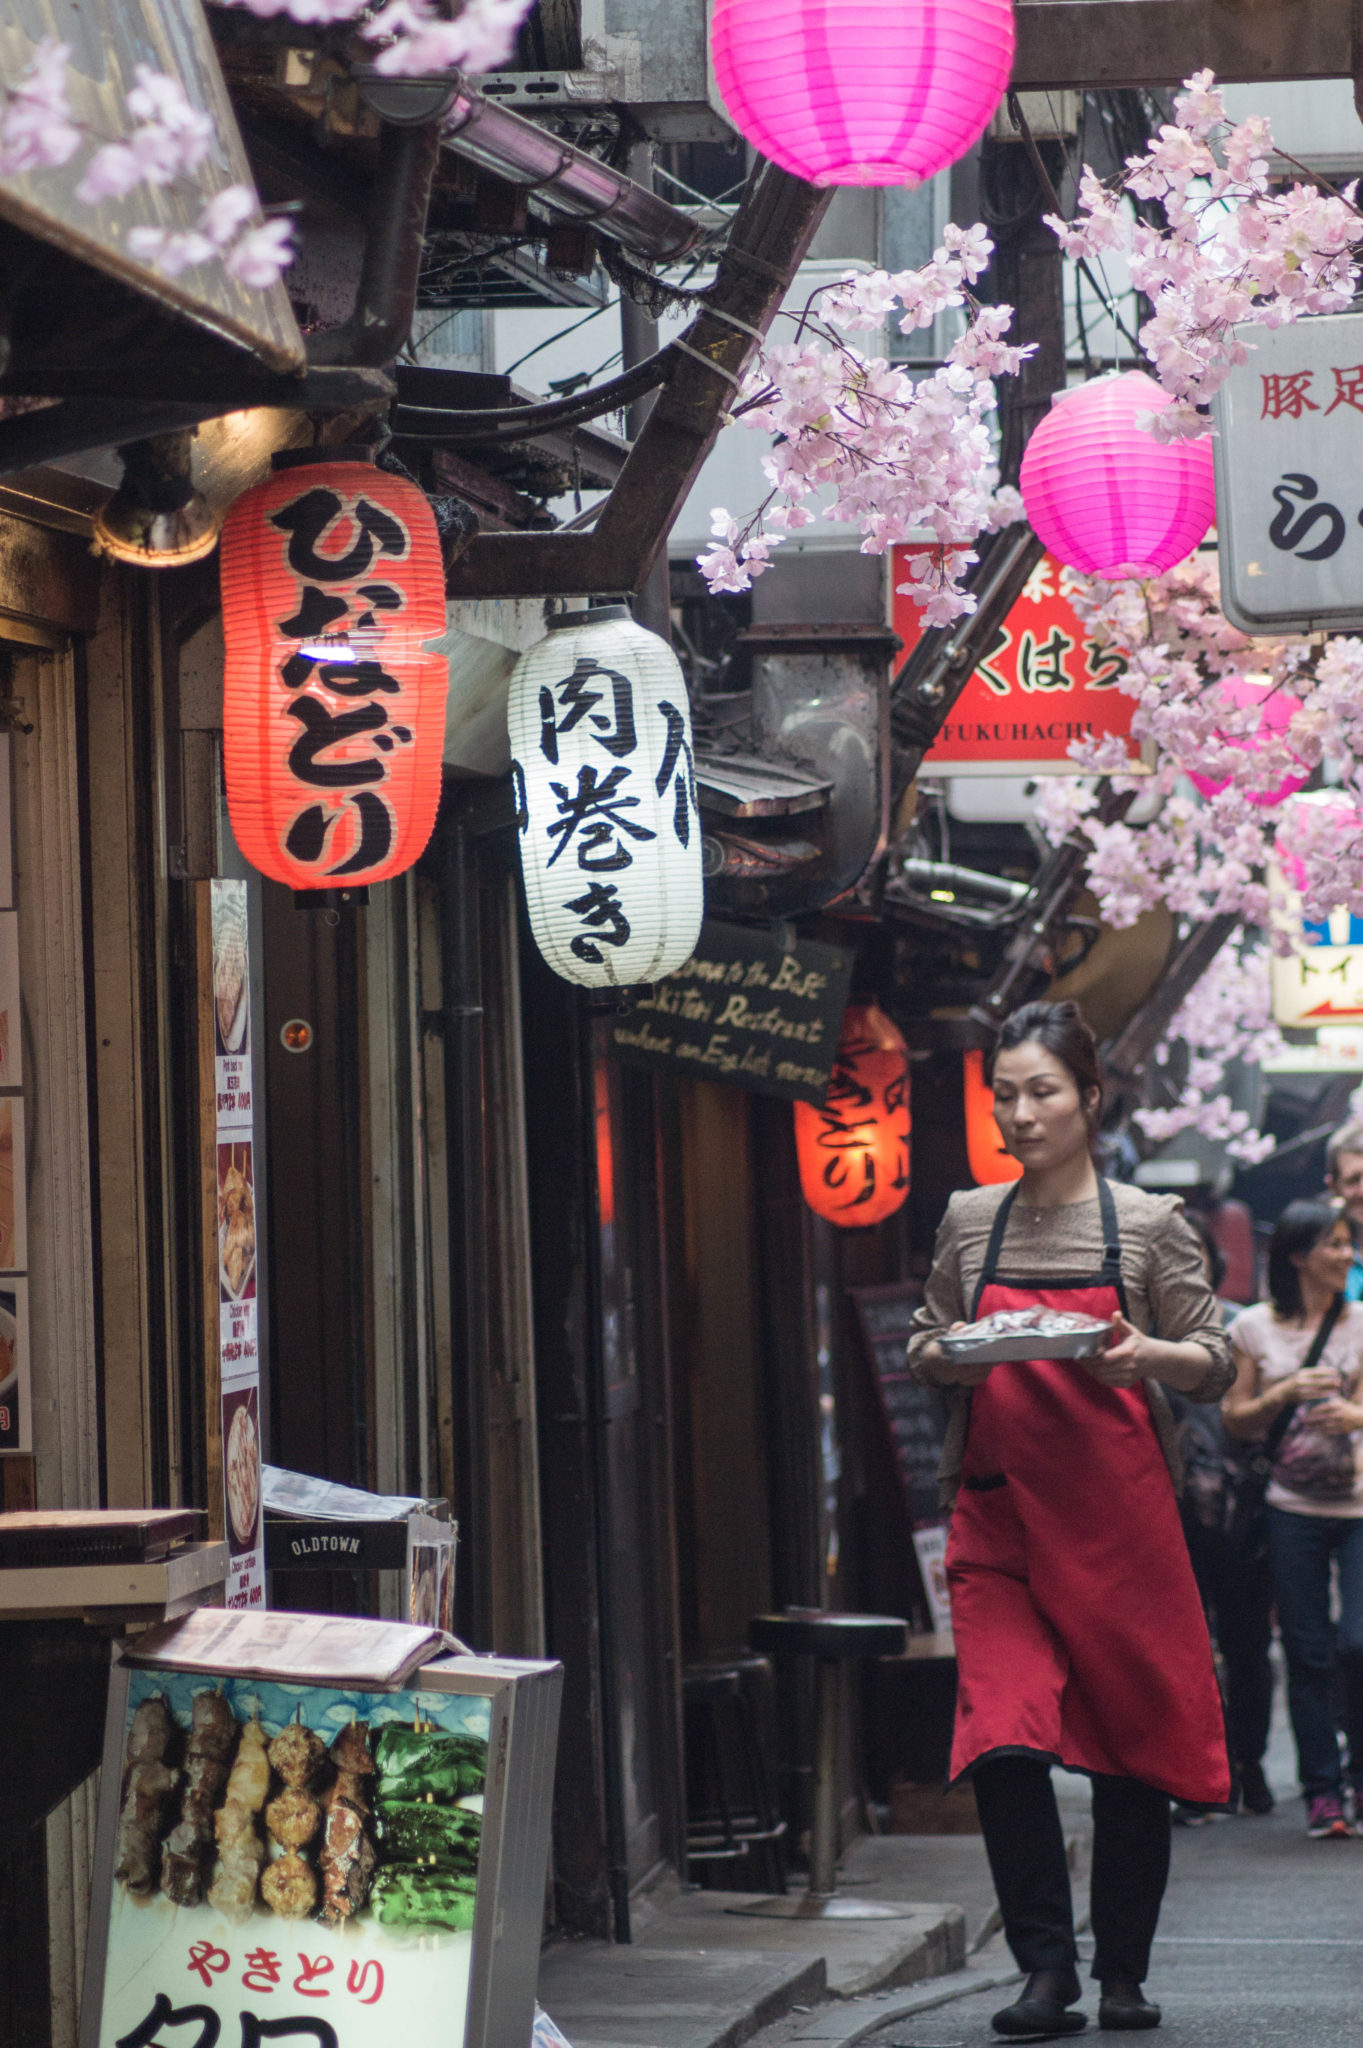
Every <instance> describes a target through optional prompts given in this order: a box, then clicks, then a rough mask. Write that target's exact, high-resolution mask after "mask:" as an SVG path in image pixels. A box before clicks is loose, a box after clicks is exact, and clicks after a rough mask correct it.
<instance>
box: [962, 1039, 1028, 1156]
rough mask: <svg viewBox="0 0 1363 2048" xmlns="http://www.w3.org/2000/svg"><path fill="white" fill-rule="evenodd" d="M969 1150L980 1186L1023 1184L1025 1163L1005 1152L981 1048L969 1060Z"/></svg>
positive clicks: (967, 1079)
mask: <svg viewBox="0 0 1363 2048" xmlns="http://www.w3.org/2000/svg"><path fill="white" fill-rule="evenodd" d="M965 1149H966V1157H967V1159H968V1160H969V1161H970V1171H971V1174H972V1176H973V1177H974V1180H975V1182H976V1184H977V1186H979V1187H982V1188H986V1187H995V1186H997V1185H998V1184H999V1183H1000V1182H1002V1181H1006V1180H1021V1178H1022V1161H1021V1160H1020V1159H1014V1157H1013V1155H1012V1153H1011V1152H1005V1151H1004V1149H1003V1137H1002V1134H1001V1133H1000V1131H999V1127H998V1124H997V1123H996V1122H995V1120H994V1091H993V1089H992V1088H991V1087H990V1085H989V1083H988V1082H987V1081H986V1080H985V1078H984V1054H983V1053H982V1052H980V1051H979V1049H978V1048H975V1049H974V1050H972V1051H970V1052H967V1054H966V1056H965Z"/></svg>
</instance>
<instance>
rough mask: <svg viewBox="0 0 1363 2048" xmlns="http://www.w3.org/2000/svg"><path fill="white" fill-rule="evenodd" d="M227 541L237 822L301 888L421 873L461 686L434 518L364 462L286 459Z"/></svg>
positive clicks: (418, 499)
mask: <svg viewBox="0 0 1363 2048" xmlns="http://www.w3.org/2000/svg"><path fill="white" fill-rule="evenodd" d="M275 460H276V464H277V468H276V473H275V475H274V476H272V477H271V478H270V479H269V481H268V482H266V483H263V484H257V485H256V486H255V488H254V489H253V490H249V491H247V492H245V494H244V495H243V496H242V497H240V498H238V499H237V501H236V503H235V504H234V505H233V507H232V509H231V511H230V512H229V513H228V515H227V519H226V522H225V524H224V526H223V531H222V618H223V640H224V642H225V646H226V655H227V662H226V673H225V678H224V691H223V755H224V765H225V768H226V777H227V807H228V811H229V812H230V814H231V819H232V830H233V832H234V833H235V835H236V839H237V844H238V845H239V846H240V848H241V850H242V852H243V853H244V854H245V856H246V858H247V860H249V861H250V863H251V865H252V866H253V867H256V868H259V870H260V872H261V873H262V874H264V875H269V876H270V877H271V878H272V879H273V880H274V881H276V882H285V883H287V884H288V886H289V887H290V888H291V889H335V888H361V887H364V886H365V885H366V884H368V883H370V882H385V881H387V880H388V879H389V878H390V877H391V876H393V875H400V874H401V873H402V872H403V870H404V869H405V868H409V867H411V865H412V863H413V862H414V861H415V860H416V859H417V857H418V855H419V854H420V853H421V850H422V848H423V847H424V846H425V844H426V841H427V840H428V839H429V838H430V835H431V827H432V826H433V825H434V823H435V813H436V807H437V805H438V804H439V801H440V771H441V757H442V755H443V752H444V741H445V695H446V691H447V689H448V684H449V671H448V666H447V664H446V661H445V659H444V657H443V655H439V654H427V653H425V652H423V643H424V642H426V641H428V640H435V639H439V637H440V636H441V634H443V632H444V631H445V576H444V569H443V565H442V563H441V557H440V542H439V538H438V536H437V534H436V528H435V520H434V518H433V517H432V514H431V508H430V506H429V505H428V503H427V502H426V499H425V497H424V496H423V494H422V493H421V491H420V490H418V489H417V487H416V485H415V484H413V483H409V482H408V481H407V480H406V478H404V477H400V476H390V475H389V474H388V472H387V471H386V470H380V469H375V468H374V467H373V466H372V464H371V463H370V462H368V461H366V460H365V459H364V456H363V452H362V451H360V450H357V449H346V450H344V451H338V452H337V454H336V455H335V456H334V457H329V456H328V455H327V454H326V453H325V452H324V451H318V450H310V451H309V452H308V454H307V456H306V458H305V459H304V460H303V461H302V462H301V463H300V462H297V461H294V462H289V461H287V460H281V458H279V457H276V458H275Z"/></svg>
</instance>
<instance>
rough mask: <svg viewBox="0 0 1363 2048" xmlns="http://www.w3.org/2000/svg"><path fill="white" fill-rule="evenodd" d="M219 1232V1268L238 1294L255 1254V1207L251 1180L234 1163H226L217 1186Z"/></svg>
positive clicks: (249, 1271) (233, 1290) (247, 1276)
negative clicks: (220, 1266) (220, 1181)
mask: <svg viewBox="0 0 1363 2048" xmlns="http://www.w3.org/2000/svg"><path fill="white" fill-rule="evenodd" d="M218 1234H219V1244H220V1247H221V1255H222V1270H223V1272H224V1273H225V1275H226V1276H227V1284H228V1286H229V1287H230V1288H231V1290H232V1292H233V1294H236V1295H239V1294H240V1293H241V1290H242V1288H243V1287H244V1286H245V1285H246V1282H247V1280H248V1279H249V1278H250V1273H251V1261H252V1260H253V1259H254V1257H255V1255H256V1207H255V1196H254V1195H253V1193H252V1191H251V1183H250V1181H249V1180H248V1179H247V1177H246V1175H245V1173H244V1172H243V1171H242V1169H241V1167H239V1166H236V1165H233V1166H229V1167H228V1169H227V1171H226V1173H225V1174H224V1175H223V1178H222V1183H221V1185H220V1187H219V1189H218Z"/></svg>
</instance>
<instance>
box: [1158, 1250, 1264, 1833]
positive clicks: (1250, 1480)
mask: <svg viewBox="0 0 1363 2048" xmlns="http://www.w3.org/2000/svg"><path fill="white" fill-rule="evenodd" d="M1184 1221H1185V1222H1186V1223H1187V1224H1188V1225H1189V1227H1190V1228H1191V1229H1192V1230H1193V1232H1194V1233H1195V1235H1196V1237H1197V1239H1198V1242H1199V1243H1200V1245H1201V1246H1202V1262H1203V1265H1204V1267H1205V1269H1206V1274H1207V1281H1208V1284H1209V1286H1210V1287H1211V1289H1212V1291H1213V1293H1214V1294H1215V1295H1216V1297H1217V1300H1218V1301H1219V1302H1220V1303H1221V1309H1222V1313H1223V1315H1224V1316H1225V1318H1226V1321H1227V1322H1228V1323H1230V1322H1232V1321H1233V1320H1234V1318H1235V1317H1236V1316H1237V1315H1238V1314H1239V1312H1240V1310H1239V1306H1238V1305H1237V1304H1235V1303H1232V1302H1228V1301H1224V1300H1222V1298H1221V1286H1222V1282H1223V1281H1224V1279H1225V1274H1226V1261H1225V1258H1224V1257H1223V1255H1222V1252H1221V1247H1220V1245H1219V1244H1218V1243H1217V1241H1216V1238H1215V1237H1214V1236H1213V1234H1212V1230H1211V1226H1210V1225H1209V1223H1208V1221H1207V1219H1206V1217H1205V1216H1203V1215H1201V1214H1199V1212H1198V1211H1197V1210H1194V1209H1189V1210H1187V1211H1185V1214H1184ZM1169 1405H1170V1407H1171V1408H1172V1409H1173V1411H1174V1420H1175V1422H1176V1424H1177V1426H1178V1448H1179V1455H1180V1458H1181V1459H1182V1463H1183V1492H1182V1495H1181V1496H1180V1500H1179V1511H1180V1514H1181V1515H1182V1519H1183V1533H1184V1536H1185V1537H1186V1538H1187V1543H1188V1555H1189V1557H1190V1558H1191V1559H1192V1565H1193V1576H1194V1578H1195V1579H1196V1580H1197V1590H1198V1592H1199V1593H1200V1594H1201V1595H1202V1605H1203V1607H1204V1608H1205V1609H1206V1613H1207V1624H1208V1627H1209V1628H1210V1629H1211V1632H1212V1640H1213V1642H1214V1643H1215V1644H1216V1648H1217V1651H1218V1653H1219V1659H1220V1677H1221V1691H1222V1697H1223V1699H1224V1701H1225V1706H1226V1742H1227V1746H1228V1748H1229V1750H1230V1759H1231V1805H1232V1807H1234V1808H1237V1809H1238V1810H1239V1811H1240V1812H1241V1813H1246V1814H1260V1815H1262V1814H1266V1813H1272V1811H1273V1806H1274V1799H1273V1794H1272V1792H1271V1791H1270V1789H1269V1784H1268V1780H1267V1778H1266V1777H1265V1776H1264V1753H1265V1751H1266V1750H1267V1748H1268V1732H1269V1725H1270V1722H1271V1720H1272V1714H1273V1666H1272V1664H1271V1662H1270V1661H1269V1650H1270V1648H1271V1646H1272V1642H1273V1577H1272V1573H1271V1572H1270V1570H1269V1563H1268V1542H1267V1532H1266V1530H1265V1529H1264V1526H1263V1523H1264V1517H1263V1515H1262V1514H1255V1513H1253V1512H1248V1513H1247V1512H1246V1506H1245V1498H1244V1495H1245V1489H1246V1488H1247V1487H1249V1488H1252V1487H1253V1485H1254V1477H1253V1472H1252V1468H1251V1447H1250V1446H1249V1445H1248V1444H1245V1443H1242V1442H1240V1441H1238V1440H1237V1439H1236V1438H1234V1437H1233V1436H1231V1434H1230V1432H1229V1430H1228V1429H1227V1427H1226V1422H1225V1418H1224V1417H1223V1415H1222V1413H1221V1409H1220V1406H1219V1405H1218V1404H1217V1403H1214V1402H1213V1403H1207V1402H1203V1403H1202V1404H1201V1405H1199V1404H1198V1403H1196V1402H1193V1401H1190V1400H1189V1399H1188V1398H1187V1396H1186V1395H1184V1394H1179V1393H1176V1392H1174V1391H1172V1390H1170V1392H1169ZM1210 1812H1211V1809H1209V1808H1207V1807H1205V1806H1195V1805H1192V1804H1190V1803H1188V1802H1187V1801H1184V1800H1179V1801H1176V1802H1175V1805H1174V1819H1175V1820H1176V1821H1177V1822H1178V1823H1179V1824H1180V1826H1183V1827H1198V1826H1200V1825H1201V1824H1202V1823H1203V1822H1204V1821H1206V1820H1207V1819H1208V1818H1209V1815H1210Z"/></svg>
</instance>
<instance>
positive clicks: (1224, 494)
mask: <svg viewBox="0 0 1363 2048" xmlns="http://www.w3.org/2000/svg"><path fill="white" fill-rule="evenodd" d="M1235 338H1236V340H1237V341H1238V342H1241V343H1243V344H1245V347H1246V351H1247V353H1246V357H1245V360H1244V362H1242V363H1240V364H1238V365H1237V367H1236V368H1234V369H1233V370H1232V371H1231V372H1230V374H1229V376H1228V377H1227V378H1226V381H1225V383H1224V384H1223V385H1222V387H1221V390H1220V391H1219V392H1218V394H1217V398H1216V406H1215V417H1216V427H1217V432H1216V440H1215V457H1216V505H1217V538H1218V541H1219V550H1218V556H1217V560H1218V566H1219V568H1220V576H1221V606H1222V609H1223V611H1224V612H1225V614H1226V616H1227V618H1228V619H1230V621H1231V623H1232V624H1233V625H1236V626H1240V627H1242V628H1243V629H1244V631H1245V632H1247V633H1265V632H1279V631H1286V630H1291V631H1300V632H1310V631H1314V630H1316V629H1317V628H1321V629H1326V630H1328V629H1331V628H1334V629H1350V630H1353V629H1356V628H1358V627H1359V626H1361V625H1363V484H1360V476H1363V314H1359V313H1338V314H1330V315H1327V316H1326V317H1324V318H1316V319H1311V320H1298V321H1294V322H1293V323H1292V324H1291V325H1290V326H1287V327H1272V328H1270V327H1257V326H1245V327H1237V328H1236V330H1235Z"/></svg>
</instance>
